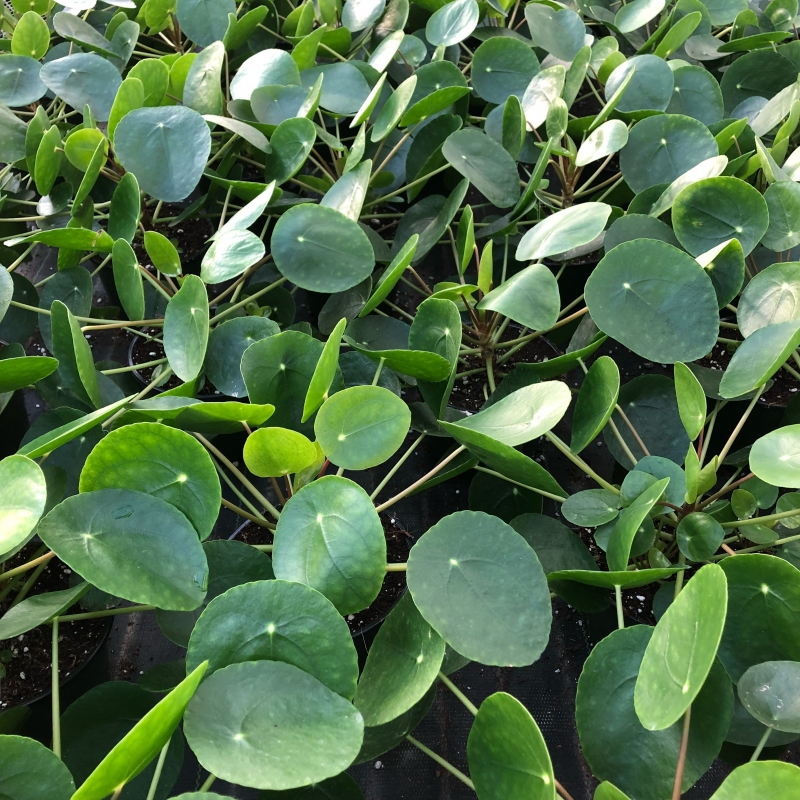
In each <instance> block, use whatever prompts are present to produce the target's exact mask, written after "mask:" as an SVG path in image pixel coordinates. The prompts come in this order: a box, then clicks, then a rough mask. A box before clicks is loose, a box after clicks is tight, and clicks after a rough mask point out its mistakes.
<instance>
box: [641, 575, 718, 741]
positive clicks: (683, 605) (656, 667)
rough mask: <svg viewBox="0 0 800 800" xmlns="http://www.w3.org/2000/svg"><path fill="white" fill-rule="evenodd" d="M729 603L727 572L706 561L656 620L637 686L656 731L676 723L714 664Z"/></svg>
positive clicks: (644, 716) (644, 714) (644, 718)
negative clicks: (657, 620)
mask: <svg viewBox="0 0 800 800" xmlns="http://www.w3.org/2000/svg"><path fill="white" fill-rule="evenodd" d="M727 606H728V594H727V580H726V578H725V573H724V572H723V571H722V569H721V568H720V567H719V566H717V565H716V564H706V566H704V567H703V568H702V569H700V570H699V571H698V573H697V574H696V575H695V576H694V577H692V579H691V580H690V581H689V582H688V583H687V584H686V587H685V588H684V589H683V591H682V592H681V593H680V594H679V595H678V596H677V597H676V598H675V600H674V601H673V603H672V605H670V607H669V608H668V609H667V611H666V613H665V614H664V616H663V617H662V618H661V619H660V620H659V622H658V624H657V625H656V628H655V631H654V632H653V636H652V638H651V639H650V642H649V643H648V645H647V649H646V650H645V653H644V658H643V659H642V665H641V668H640V671H639V677H638V678H637V680H636V688H635V691H634V696H633V700H634V706H635V708H636V715H637V716H638V717H639V721H640V722H641V723H642V725H644V727H645V728H647V729H648V730H651V731H660V730H664V729H665V728H668V727H670V726H671V725H673V724H674V723H676V722H677V721H678V720H679V719H680V718H681V717H682V716H683V714H684V713H685V712H686V709H687V708H689V706H690V705H691V704H692V703H693V702H694V699H695V697H697V694H698V693H699V692H700V690H701V689H702V688H703V684H704V683H705V680H706V678H707V677H708V673H709V672H710V671H711V667H712V666H713V664H714V659H715V658H716V655H717V648H718V647H719V642H720V639H721V637H722V629H723V627H724V625H725V617H726V613H727Z"/></svg>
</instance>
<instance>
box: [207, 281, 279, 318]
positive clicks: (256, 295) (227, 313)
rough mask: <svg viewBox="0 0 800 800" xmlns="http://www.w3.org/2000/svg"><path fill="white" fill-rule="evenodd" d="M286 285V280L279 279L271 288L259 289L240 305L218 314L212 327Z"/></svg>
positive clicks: (234, 305) (240, 302)
mask: <svg viewBox="0 0 800 800" xmlns="http://www.w3.org/2000/svg"><path fill="white" fill-rule="evenodd" d="M284 283H286V278H279V279H278V280H277V281H275V283H271V284H270V285H269V286H265V287H264V288H263V289H259V290H258V291H257V292H254V293H253V294H251V295H250V297H246V298H245V299H244V300H240V301H239V302H238V303H234V304H233V305H232V306H231V307H230V308H226V309H225V310H224V311H222V312H221V313H219V314H217V315H216V316H215V317H214V318H213V319H212V320H211V322H210V323H209V324H210V325H212V326H213V325H218V324H219V323H220V322H222V320H224V319H225V318H226V317H228V316H230V315H231V314H232V313H233V312H234V311H238V310H239V309H240V308H244V307H245V306H246V305H247V304H248V303H252V302H253V301H254V300H257V299H258V298H259V297H261V296H262V295H265V294H266V293H267V292H271V291H272V290H273V289H276V288H277V287H278V286H281V285H283V284H284Z"/></svg>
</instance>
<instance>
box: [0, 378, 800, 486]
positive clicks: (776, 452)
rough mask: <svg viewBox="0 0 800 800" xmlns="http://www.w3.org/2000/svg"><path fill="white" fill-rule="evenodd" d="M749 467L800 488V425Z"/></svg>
mask: <svg viewBox="0 0 800 800" xmlns="http://www.w3.org/2000/svg"><path fill="white" fill-rule="evenodd" d="M0 364H2V362H0ZM750 469H751V470H752V471H753V472H754V473H755V474H756V475H757V476H758V477H759V478H761V480H762V481H766V483H769V484H771V485H772V486H785V487H788V488H790V489H800V425H785V426H784V427H782V428H778V429H777V430H775V431H772V432H771V433H768V434H766V436H762V437H761V438H760V439H758V440H756V442H755V444H754V445H753V448H752V450H751V451H750Z"/></svg>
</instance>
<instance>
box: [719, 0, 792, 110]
mask: <svg viewBox="0 0 800 800" xmlns="http://www.w3.org/2000/svg"><path fill="white" fill-rule="evenodd" d="M722 2H725V0H722ZM742 8H744V4H742ZM738 10H739V9H737V10H736V11H735V12H734V15H733V16H735V15H736V13H738ZM733 16H731V18H730V20H729V21H728V22H724V23H721V22H716V21H715V22H714V24H715V25H720V24H724V25H727V24H729V22H730V21H732V20H733ZM796 80H797V69H796V67H795V66H794V64H793V63H792V62H791V61H790V60H789V59H788V58H786V56H784V55H783V54H781V53H778V52H775V51H774V50H773V49H772V48H768V49H765V50H757V51H755V52H753V53H745V55H743V56H741V57H740V58H737V59H735V60H734V61H733V63H732V64H731V65H730V66H729V67H728V69H726V70H725V72H724V73H723V74H722V80H721V81H720V88H721V89H722V96H723V97H724V98H725V112H726V113H727V114H730V112H731V111H733V109H734V108H736V107H737V106H739V105H741V104H742V103H743V102H744V101H745V100H749V99H750V98H751V97H764V98H767V99H770V98H771V97H774V96H775V95H776V94H777V93H778V92H779V91H780V90H781V89H783V88H785V87H786V86H790V85H791V84H793V83H794V82H795V81H796Z"/></svg>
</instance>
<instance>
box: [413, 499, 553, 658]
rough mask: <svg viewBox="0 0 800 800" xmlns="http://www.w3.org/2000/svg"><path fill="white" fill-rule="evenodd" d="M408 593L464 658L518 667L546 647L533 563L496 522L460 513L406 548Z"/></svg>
mask: <svg viewBox="0 0 800 800" xmlns="http://www.w3.org/2000/svg"><path fill="white" fill-rule="evenodd" d="M407 580H408V588H409V589H410V591H411V594H412V596H413V598H414V602H415V604H416V605H417V607H418V608H419V610H420V613H421V614H422V616H423V617H425V619H426V620H427V621H428V622H429V623H430V624H431V626H432V627H433V628H434V629H435V630H436V631H438V633H439V634H440V635H441V636H442V638H443V639H444V640H445V641H446V642H447V643H448V644H450V645H451V646H452V647H453V648H455V649H456V650H457V651H458V652H459V653H462V654H463V655H464V656H465V657H467V658H469V659H471V660H473V661H479V662H480V663H482V664H495V665H498V666H499V665H503V666H526V665H528V664H532V663H533V662H534V661H536V660H537V659H538V658H539V656H540V655H541V653H542V651H543V650H544V648H545V646H546V645H547V640H548V638H549V635H550V623H551V619H552V610H551V607H550V595H549V591H548V589H547V581H546V579H545V576H544V571H543V570H542V567H541V564H540V563H539V559H538V558H537V557H536V554H535V553H534V551H533V550H532V549H531V548H530V547H529V546H528V544H527V543H526V542H525V540H524V539H523V538H522V537H521V536H520V535H519V534H518V533H517V532H516V531H514V529H513V528H511V527H510V526H509V525H506V523H504V522H502V521H501V520H499V519H497V518H496V517H491V516H489V515H488V514H484V513H482V512H476V511H460V512H457V513H455V514H451V515H450V516H448V517H445V518H444V519H443V520H441V521H440V522H438V523H437V524H436V525H434V526H433V527H432V528H430V529H429V530H428V532H427V533H426V534H425V535H424V536H423V537H422V538H421V539H420V540H419V541H418V542H417V544H415V545H414V547H413V548H412V549H411V554H410V555H409V559H408V572H407Z"/></svg>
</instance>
